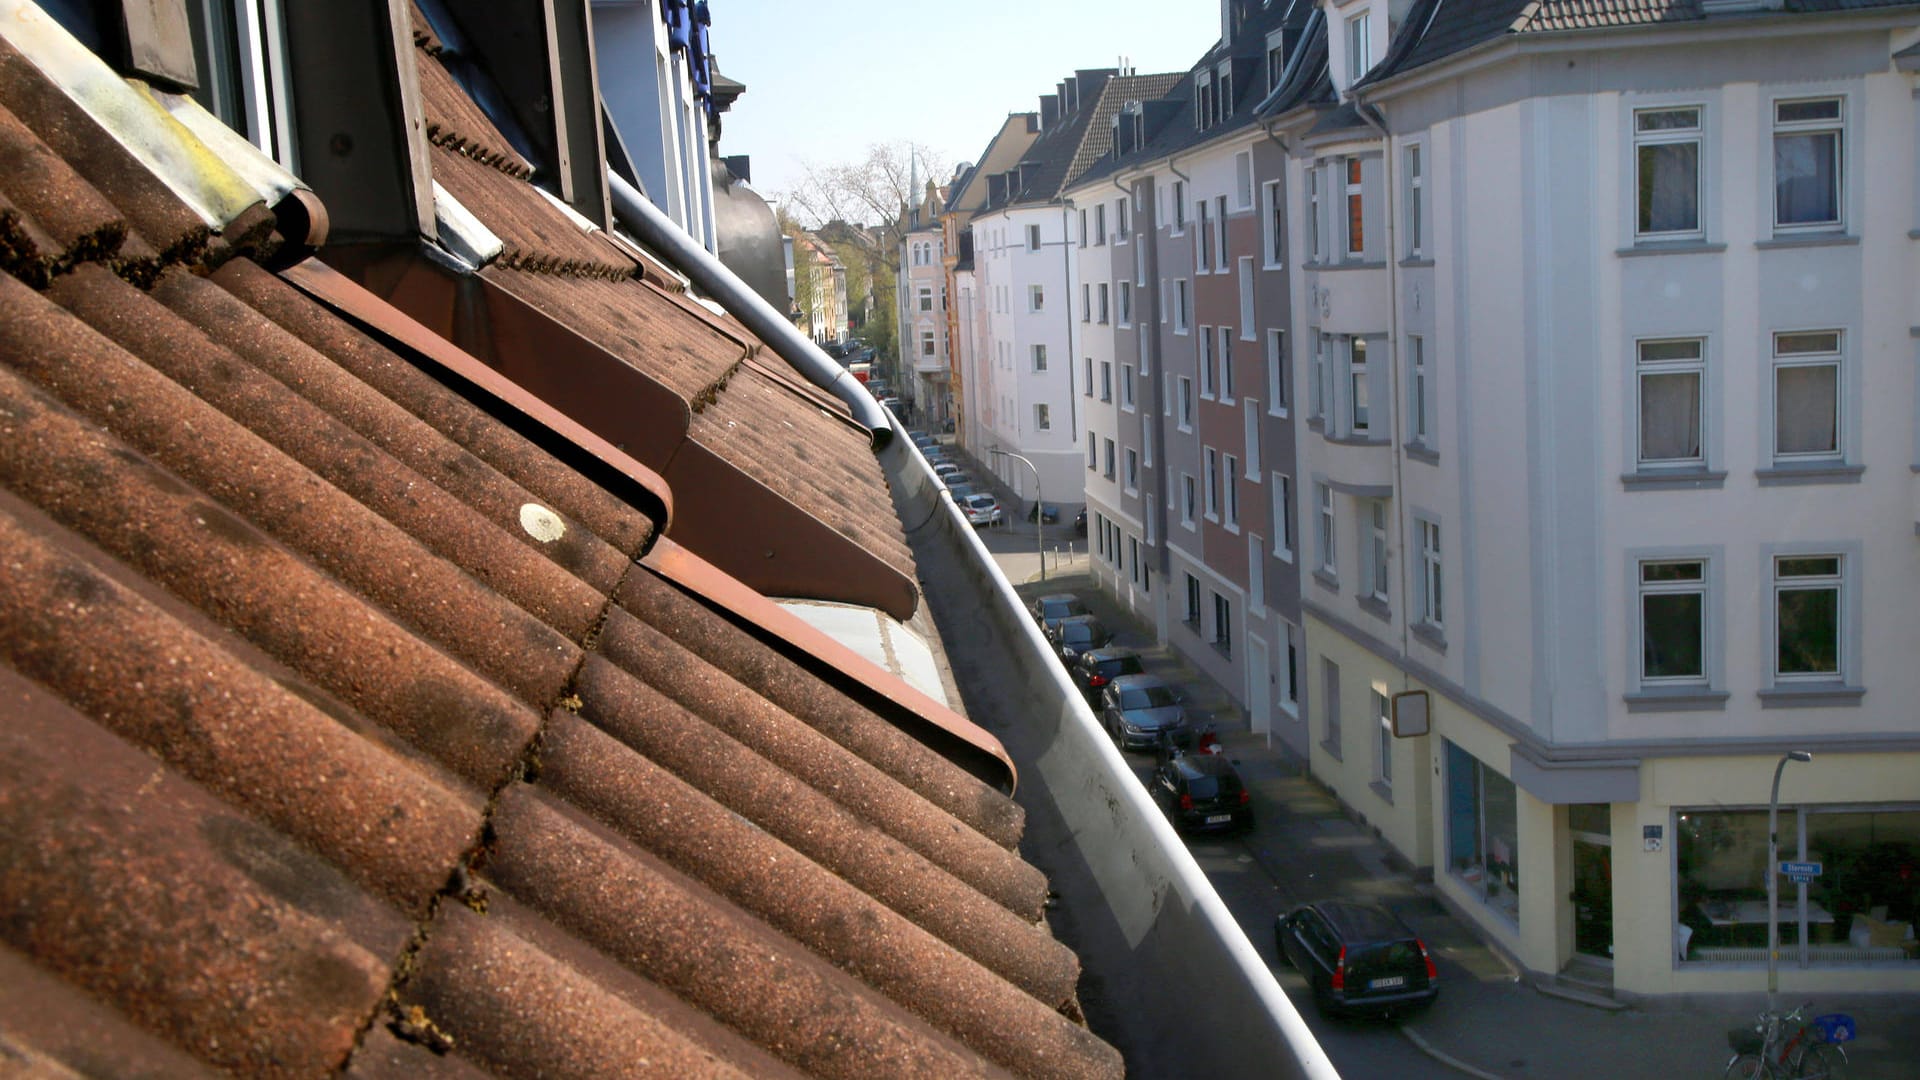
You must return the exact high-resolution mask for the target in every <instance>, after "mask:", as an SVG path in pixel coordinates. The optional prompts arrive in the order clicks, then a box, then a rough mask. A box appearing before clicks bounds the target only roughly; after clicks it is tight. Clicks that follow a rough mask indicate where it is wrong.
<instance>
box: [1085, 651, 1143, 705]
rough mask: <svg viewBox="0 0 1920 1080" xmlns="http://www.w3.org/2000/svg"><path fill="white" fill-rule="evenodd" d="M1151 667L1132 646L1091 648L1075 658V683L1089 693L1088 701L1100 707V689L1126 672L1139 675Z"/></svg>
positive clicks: (1086, 694) (1086, 693)
mask: <svg viewBox="0 0 1920 1080" xmlns="http://www.w3.org/2000/svg"><path fill="white" fill-rule="evenodd" d="M1146 670H1147V669H1146V668H1145V667H1144V666H1142V665H1141V663H1140V654H1139V653H1137V652H1134V651H1133V650H1132V649H1123V648H1118V647H1115V646H1108V647H1107V648H1104V649H1089V650H1088V651H1086V652H1083V653H1081V654H1080V655H1079V656H1077V657H1075V658H1074V661H1073V665H1072V671H1073V682H1074V685H1075V686H1078V687H1079V688H1080V693H1081V694H1083V695H1085V696H1086V699H1087V704H1088V705H1091V706H1092V707H1094V708H1096V709H1097V708H1099V707H1100V691H1102V690H1104V689H1106V686H1107V684H1108V683H1110V682H1112V681H1113V680H1115V679H1117V678H1119V677H1120V676H1122V675H1139V674H1141V673H1143V672H1145V671H1146Z"/></svg>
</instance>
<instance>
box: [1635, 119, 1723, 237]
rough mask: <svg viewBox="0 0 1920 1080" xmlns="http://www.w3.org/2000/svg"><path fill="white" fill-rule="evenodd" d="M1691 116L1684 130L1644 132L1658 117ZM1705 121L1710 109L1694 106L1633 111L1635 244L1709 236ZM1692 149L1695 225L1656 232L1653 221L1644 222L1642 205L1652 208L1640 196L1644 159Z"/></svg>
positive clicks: (1653, 129) (1667, 129)
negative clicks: (1667, 149) (1677, 148)
mask: <svg viewBox="0 0 1920 1080" xmlns="http://www.w3.org/2000/svg"><path fill="white" fill-rule="evenodd" d="M1688 112H1691V113H1692V114H1693V123H1692V125H1690V126H1685V127H1661V128H1647V129H1644V130H1643V128H1642V126H1641V125H1642V123H1643V120H1644V119H1647V118H1651V117H1653V116H1655V115H1658V114H1666V115H1675V116H1677V115H1679V114H1683V113H1688ZM1706 117H1707V108H1706V106H1705V105H1704V104H1701V103H1695V102H1676V103H1673V104H1668V105H1649V106H1647V107H1645V108H1638V109H1634V110H1633V113H1632V115H1631V117H1630V119H1629V123H1630V125H1631V135H1632V137H1633V157H1632V159H1631V160H1630V161H1629V163H1628V172H1627V175H1628V176H1630V177H1632V178H1633V181H1634V182H1633V202H1632V205H1631V209H1630V213H1631V214H1632V220H1633V235H1634V238H1635V239H1636V240H1642V241H1647V240H1651V241H1661V240H1690V239H1701V238H1704V237H1705V236H1706V233H1707V205H1706V192H1707V190H1708V189H1707V185H1706V177H1705V175H1704V174H1705V172H1706V167H1707V153H1706ZM1689 143H1691V144H1692V145H1693V148H1694V149H1693V155H1694V156H1693V211H1694V222H1693V224H1692V225H1689V226H1684V227H1681V228H1673V229H1657V228H1653V227H1652V222H1651V221H1650V220H1647V221H1643V220H1642V216H1641V205H1642V203H1643V202H1646V203H1648V204H1649V206H1650V204H1651V197H1650V196H1648V197H1646V198H1644V199H1643V197H1642V195H1641V192H1640V175H1641V173H1642V171H1643V169H1642V166H1641V157H1642V155H1643V153H1644V152H1646V151H1650V150H1652V151H1657V150H1658V148H1660V147H1663V146H1682V145H1686V144H1689Z"/></svg>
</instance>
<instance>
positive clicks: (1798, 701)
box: [1757, 683, 1867, 709]
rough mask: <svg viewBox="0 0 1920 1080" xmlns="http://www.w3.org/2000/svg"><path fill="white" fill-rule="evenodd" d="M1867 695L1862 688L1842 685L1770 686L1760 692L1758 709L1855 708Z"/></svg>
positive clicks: (1864, 688) (1865, 690)
mask: <svg viewBox="0 0 1920 1080" xmlns="http://www.w3.org/2000/svg"><path fill="white" fill-rule="evenodd" d="M1866 695H1867V689H1866V687H1864V686H1847V685H1844V684H1842V683H1812V684H1807V685H1801V686H1794V685H1782V686H1770V687H1767V688H1766V689H1764V690H1761V691H1760V692H1759V694H1758V695H1757V696H1758V697H1759V698H1760V707H1761V708H1763V709H1816V708H1825V707H1828V706H1833V705H1844V706H1857V705H1859V704H1860V700H1861V699H1862V698H1864V697H1866Z"/></svg>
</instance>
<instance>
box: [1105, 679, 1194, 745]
mask: <svg viewBox="0 0 1920 1080" xmlns="http://www.w3.org/2000/svg"><path fill="white" fill-rule="evenodd" d="M1183 700H1184V698H1183V696H1182V695H1181V693H1180V692H1179V691H1178V690H1175V689H1174V688H1173V687H1171V686H1169V685H1167V681H1166V680H1165V679H1162V678H1161V677H1160V676H1158V675H1122V676H1120V677H1119V678H1117V679H1114V680H1112V681H1110V682H1108V683H1107V688H1106V689H1105V690H1102V691H1101V692H1100V723H1101V724H1102V725H1103V726H1105V727H1106V729H1107V734H1108V735H1110V736H1112V737H1113V741H1114V742H1115V743H1116V744H1118V745H1119V747H1120V749H1122V750H1157V749H1161V748H1163V747H1167V746H1176V747H1186V746H1191V745H1192V743H1193V724H1192V722H1191V721H1190V720H1189V719H1188V717H1187V710H1186V707H1185V706H1184V705H1183V704H1182V701H1183Z"/></svg>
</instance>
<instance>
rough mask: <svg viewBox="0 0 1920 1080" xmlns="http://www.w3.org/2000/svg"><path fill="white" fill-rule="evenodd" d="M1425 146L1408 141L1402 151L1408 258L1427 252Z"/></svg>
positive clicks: (1417, 256)
mask: <svg viewBox="0 0 1920 1080" xmlns="http://www.w3.org/2000/svg"><path fill="white" fill-rule="evenodd" d="M1424 150H1425V147H1424V146H1423V145H1422V144H1420V143H1417V142H1416V143H1408V144H1407V146H1406V148H1405V150H1404V151H1403V152H1402V155H1403V160H1404V163H1405V164H1404V166H1403V168H1404V172H1405V175H1406V180H1407V258H1409V259H1423V258H1425V257H1426V254H1427V237H1426V226H1427V217H1426V209H1427V208H1426V203H1425V199H1426V181H1427V178H1426V161H1425V155H1424Z"/></svg>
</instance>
